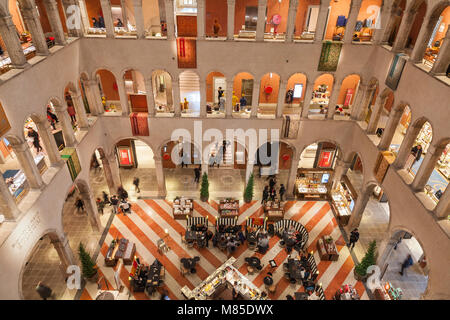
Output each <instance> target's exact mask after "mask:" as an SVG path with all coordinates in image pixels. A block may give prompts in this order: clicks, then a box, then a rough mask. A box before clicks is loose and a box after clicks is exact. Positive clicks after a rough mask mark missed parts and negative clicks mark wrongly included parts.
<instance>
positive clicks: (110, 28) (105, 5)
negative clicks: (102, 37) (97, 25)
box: [100, 0, 114, 38]
mask: <svg viewBox="0 0 450 320" xmlns="http://www.w3.org/2000/svg"><path fill="white" fill-rule="evenodd" d="M100 4H101V6H102V11H103V20H105V28H106V37H107V38H114V22H113V19H112V12H111V3H110V2H109V0H100Z"/></svg>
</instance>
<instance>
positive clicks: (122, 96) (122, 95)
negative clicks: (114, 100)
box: [117, 77, 130, 116]
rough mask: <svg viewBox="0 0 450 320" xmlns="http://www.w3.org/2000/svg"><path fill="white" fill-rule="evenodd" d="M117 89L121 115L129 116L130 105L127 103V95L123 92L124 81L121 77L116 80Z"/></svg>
mask: <svg viewBox="0 0 450 320" xmlns="http://www.w3.org/2000/svg"><path fill="white" fill-rule="evenodd" d="M117 88H118V89H119V98H120V106H121V107H122V115H123V116H128V115H129V114H130V104H129V103H128V94H127V92H126V90H125V81H124V80H123V77H121V78H118V80H117Z"/></svg>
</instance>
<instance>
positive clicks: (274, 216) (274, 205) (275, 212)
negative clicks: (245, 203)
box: [264, 200, 284, 222]
mask: <svg viewBox="0 0 450 320" xmlns="http://www.w3.org/2000/svg"><path fill="white" fill-rule="evenodd" d="M264 213H265V214H266V217H267V218H268V220H269V221H273V222H276V221H279V220H282V219H284V202H280V201H279V200H275V201H270V200H269V201H265V202H264Z"/></svg>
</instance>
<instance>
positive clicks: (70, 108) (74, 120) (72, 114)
mask: <svg viewBox="0 0 450 320" xmlns="http://www.w3.org/2000/svg"><path fill="white" fill-rule="evenodd" d="M67 113H68V114H69V116H70V121H71V122H72V125H73V126H74V125H75V124H76V123H77V118H76V117H75V114H76V113H75V108H74V107H73V104H72V102H69V103H67Z"/></svg>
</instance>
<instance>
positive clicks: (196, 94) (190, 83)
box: [179, 70, 200, 113]
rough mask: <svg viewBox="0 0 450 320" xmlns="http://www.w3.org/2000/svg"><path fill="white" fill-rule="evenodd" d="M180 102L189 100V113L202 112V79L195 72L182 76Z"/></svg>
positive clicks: (184, 73)
mask: <svg viewBox="0 0 450 320" xmlns="http://www.w3.org/2000/svg"><path fill="white" fill-rule="evenodd" d="M179 83H180V102H183V101H184V98H187V100H188V101H189V112H190V113H192V112H196V113H199V112H200V78H199V77H198V75H197V74H196V73H195V72H193V71H189V70H188V71H184V72H182V73H181V74H180V80H179Z"/></svg>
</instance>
